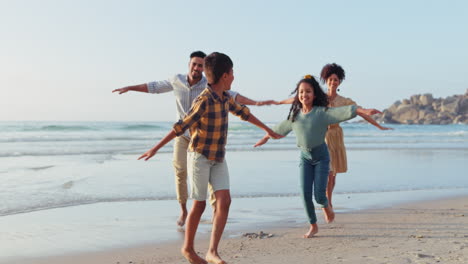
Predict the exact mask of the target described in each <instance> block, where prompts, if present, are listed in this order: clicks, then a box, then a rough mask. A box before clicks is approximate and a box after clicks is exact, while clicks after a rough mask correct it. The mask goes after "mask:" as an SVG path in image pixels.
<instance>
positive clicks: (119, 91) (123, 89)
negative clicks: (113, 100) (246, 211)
mask: <svg viewBox="0 0 468 264" xmlns="http://www.w3.org/2000/svg"><path fill="white" fill-rule="evenodd" d="M129 90H130V89H129V88H128V87H124V88H119V89H115V90H113V91H112V92H113V93H119V94H123V93H126V92H128V91H129Z"/></svg>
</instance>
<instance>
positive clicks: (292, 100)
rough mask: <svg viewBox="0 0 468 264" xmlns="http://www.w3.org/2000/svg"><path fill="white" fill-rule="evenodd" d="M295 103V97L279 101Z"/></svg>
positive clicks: (280, 102) (281, 102)
mask: <svg viewBox="0 0 468 264" xmlns="http://www.w3.org/2000/svg"><path fill="white" fill-rule="evenodd" d="M292 103H294V97H291V98H288V99H284V100H281V101H279V102H278V104H292Z"/></svg>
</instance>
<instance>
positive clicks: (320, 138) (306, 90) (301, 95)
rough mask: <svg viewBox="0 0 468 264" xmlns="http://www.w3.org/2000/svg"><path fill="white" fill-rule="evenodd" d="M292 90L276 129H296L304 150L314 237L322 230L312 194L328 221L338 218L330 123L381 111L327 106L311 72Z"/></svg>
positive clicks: (305, 192)
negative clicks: (331, 201) (330, 190)
mask: <svg viewBox="0 0 468 264" xmlns="http://www.w3.org/2000/svg"><path fill="white" fill-rule="evenodd" d="M292 94H295V96H294V102H293V104H292V106H291V110H290V111H289V115H288V118H287V120H284V121H283V122H281V123H279V124H278V125H276V126H275V127H274V128H273V131H275V132H276V133H278V134H281V135H284V136H285V135H287V134H289V132H291V131H294V133H295V135H296V142H297V146H298V147H299V148H300V150H301V155H300V181H301V195H302V199H303V202H304V207H305V210H306V213H307V216H308V218H309V223H310V228H309V231H308V232H307V233H306V234H304V238H310V237H312V236H314V235H315V234H316V233H317V232H318V226H317V217H316V215H315V208H314V203H313V199H312V194H313V195H314V197H315V201H316V202H317V203H318V204H319V205H320V206H321V207H322V209H323V212H324V215H325V220H326V221H327V223H330V222H332V221H333V219H334V218H335V213H334V212H333V209H332V208H331V207H330V206H328V200H327V196H326V189H327V181H328V171H329V166H330V157H329V154H328V148H327V145H326V144H325V134H326V132H327V127H328V125H331V124H336V123H340V122H343V121H346V120H349V119H351V118H354V117H355V116H356V115H357V114H358V115H373V114H376V113H380V112H379V111H378V110H375V109H362V108H359V107H357V106H355V105H350V106H343V107H335V108H329V107H327V105H328V97H327V95H326V94H325V93H324V92H323V90H322V88H321V87H320V85H319V83H318V82H317V81H316V80H315V78H314V77H313V76H311V75H306V76H305V77H304V78H303V79H302V80H300V81H299V83H298V84H297V87H296V89H295V90H294V91H293V93H292ZM268 139H269V137H268V135H265V137H263V138H262V139H261V140H260V141H258V142H257V144H255V147H258V146H261V145H263V144H265V143H266V142H267V141H268Z"/></svg>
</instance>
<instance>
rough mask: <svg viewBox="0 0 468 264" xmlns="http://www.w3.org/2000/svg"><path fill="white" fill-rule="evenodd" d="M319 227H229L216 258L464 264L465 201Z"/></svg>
mask: <svg viewBox="0 0 468 264" xmlns="http://www.w3.org/2000/svg"><path fill="white" fill-rule="evenodd" d="M318 216H319V217H322V215H321V213H318ZM319 228H320V230H319V233H318V234H317V236H316V237H314V238H311V239H303V238H301V236H302V234H303V233H305V232H306V231H307V225H306V224H305V223H304V224H297V223H290V225H289V226H288V224H285V226H284V227H282V228H268V227H266V228H265V229H258V227H255V230H245V233H248V232H252V233H257V234H259V233H260V232H261V231H262V232H264V233H266V234H272V237H268V236H266V237H264V238H254V237H255V236H254V235H253V236H250V237H248V236H238V237H229V231H228V230H229V224H228V226H227V229H226V230H227V232H226V236H225V237H224V238H223V240H222V241H221V245H220V254H221V256H222V257H223V258H224V259H225V260H226V261H227V262H228V263H236V264H244V263H245V264H247V263H249V264H250V263H282V264H283V263H322V264H324V263H448V264H451V263H468V196H465V197H457V198H448V199H443V200H436V201H424V202H416V203H410V204H400V205H398V206H393V207H389V208H384V209H370V210H361V211H353V212H348V213H338V214H337V215H336V220H335V222H334V223H331V224H319ZM180 247H181V241H177V242H170V243H163V244H152V245H151V244H150V245H145V246H139V247H135V248H127V249H116V250H110V251H104V252H97V253H86V254H79V255H67V256H55V257H45V258H34V259H23V260H16V261H8V263H9V264H13V263H18V264H19V263H22V264H26V263H35V264H42V263H44V264H45V263H47V264H59V263H60V264H62V263H68V264H78V263H86V264H94V263H96V264H104V263H113V264H116V263H119V264H124V263H125V264H126V263H133V264H150V263H174V264H175V263H188V262H186V261H185V260H184V258H183V257H182V256H181V254H180V253H179V249H180ZM207 247H208V239H207V237H206V236H205V237H203V236H201V237H199V238H198V240H197V241H196V248H197V250H198V251H199V252H200V254H201V255H202V256H204V254H205V252H206V250H207ZM57 254H59V252H57Z"/></svg>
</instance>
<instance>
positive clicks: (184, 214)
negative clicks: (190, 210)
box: [177, 211, 187, 227]
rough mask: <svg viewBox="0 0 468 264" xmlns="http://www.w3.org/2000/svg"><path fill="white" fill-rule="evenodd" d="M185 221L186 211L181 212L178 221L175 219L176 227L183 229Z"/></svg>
mask: <svg viewBox="0 0 468 264" xmlns="http://www.w3.org/2000/svg"><path fill="white" fill-rule="evenodd" d="M186 219H187V211H182V213H181V215H180V216H179V219H177V225H178V226H180V227H183V226H184V225H185V220H186Z"/></svg>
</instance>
